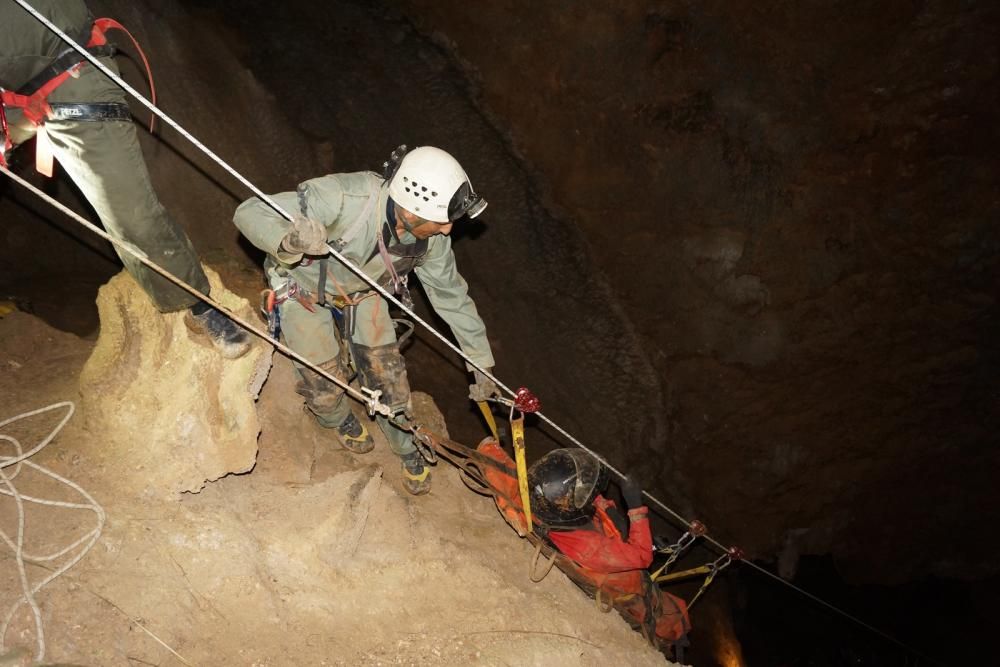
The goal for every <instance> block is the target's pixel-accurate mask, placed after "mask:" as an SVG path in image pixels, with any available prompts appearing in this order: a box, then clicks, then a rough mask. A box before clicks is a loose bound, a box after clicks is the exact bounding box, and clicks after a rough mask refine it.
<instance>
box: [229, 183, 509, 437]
mask: <svg viewBox="0 0 1000 667" xmlns="http://www.w3.org/2000/svg"><path fill="white" fill-rule="evenodd" d="M274 200H275V202H276V203H277V204H278V205H279V206H281V207H282V208H283V209H284V210H285V211H288V212H301V211H302V205H303V203H304V205H305V214H306V215H307V216H308V217H309V218H311V219H313V220H315V221H317V222H319V223H321V224H322V225H324V226H325V227H326V230H327V241H328V242H329V243H331V244H333V245H334V247H337V246H338V245H339V243H338V241H340V242H342V243H344V246H343V249H342V250H340V252H341V254H343V255H344V256H345V257H346V258H347V259H349V260H350V261H351V262H352V263H353V264H354V265H355V266H358V267H360V268H361V269H362V270H363V271H364V273H365V274H366V275H368V276H369V277H371V278H372V279H373V280H375V281H377V282H378V283H379V284H380V285H382V286H388V285H390V283H391V274H390V272H389V270H388V269H387V267H386V263H385V261H384V260H383V258H382V256H381V255H380V253H379V251H378V234H380V233H381V234H383V239H384V240H385V244H386V246H387V250H388V252H389V254H390V255H391V256H392V265H393V267H394V268H395V271H396V273H397V274H398V275H399V276H404V275H406V274H407V273H409V272H410V270H412V271H413V272H414V273H415V274H416V275H417V277H418V278H419V279H420V283H421V284H422V285H423V287H424V291H425V292H426V293H427V297H428V298H429V299H430V302H431V305H432V306H433V307H434V310H435V311H436V312H437V314H438V315H440V316H441V318H442V319H443V320H444V321H445V322H447V323H448V325H449V326H450V327H451V330H452V333H454V335H455V338H456V339H457V341H458V343H459V346H460V347H461V349H462V351H463V352H465V353H466V354H467V355H468V356H469V358H470V359H472V361H474V362H475V363H477V364H478V365H480V366H481V367H483V368H490V367H492V366H493V354H492V352H491V351H490V344H489V341H488V340H487V338H486V326H485V325H484V324H483V320H482V318H481V317H480V316H479V313H478V312H477V311H476V305H475V303H473V301H472V299H471V298H470V297H469V293H468V292H469V286H468V285H467V284H466V282H465V280H464V279H463V278H462V276H461V275H459V273H458V270H457V268H456V267H455V255H454V253H453V252H452V250H451V238H450V237H448V236H445V235H440V234H438V235H435V236H432V237H430V238H429V239H427V240H425V241H420V242H418V241H417V240H416V239H415V238H414V237H413V236H412V235H410V234H409V233H404V234H403V235H402V237H401V238H398V239H397V238H396V236H395V220H393V219H392V218H391V217H390V215H389V213H388V211H389V210H390V207H391V204H390V201H389V195H388V191H387V186H386V184H385V182H384V181H383V179H382V178H381V177H380V176H378V175H377V174H375V173H373V172H356V173H349V174H331V175H328V176H323V177H320V178H316V179H312V180H310V181H306V182H305V183H303V184H302V185H301V186H299V190H298V192H286V193H282V194H279V195H275V196H274ZM234 222H235V223H236V226H237V227H238V228H239V229H240V231H241V232H243V235H244V236H246V237H247V239H249V240H250V242H251V243H253V244H254V245H255V246H257V247H258V248H260V249H261V250H263V251H264V252H266V253H267V255H268V256H267V259H266V261H265V262H264V269H265V272H266V274H267V279H268V282H269V283H270V285H271V287H272V289H274V290H276V291H278V292H279V293H280V292H283V291H284V290H285V289H286V286H287V284H288V281H294V282H295V283H296V284H297V285H298V286H299V287H300V288H302V289H304V290H307V291H308V292H309V293H311V294H312V295H313V296H314V297H315V293H316V291H317V286H318V285H319V277H320V274H319V267H320V262H319V261H318V258H309V257H306V258H303V256H302V255H292V254H289V253H286V252H284V251H283V250H281V249H280V245H281V241H282V239H283V238H284V237H285V235H286V234H287V233H288V231H289V229H290V228H291V224H290V223H289V222H287V221H286V220H285V219H284V218H282V217H281V216H280V215H278V214H277V213H276V212H275V211H274V210H272V209H271V208H270V207H269V206H268V205H267V204H265V203H264V202H262V201H260V200H259V199H257V198H252V199H249V200H247V201H246V202H244V203H243V204H241V205H240V207H239V208H238V209H237V211H236V215H235V217H234ZM327 268H328V274H327V279H326V281H325V290H324V291H325V293H326V299H327V300H328V301H333V300H334V299H336V298H337V297H341V298H343V296H348V297H349V298H350V300H351V301H353V302H354V303H355V304H356V305H355V306H353V309H354V313H353V314H352V316H351V317H350V318H349V320H351V321H353V326H351V330H350V331H349V332H348V334H349V337H350V343H351V345H352V350H353V352H354V358H355V361H356V364H357V366H358V367H359V368H358V371H359V372H360V373H361V375H362V379H363V381H364V383H365V386H367V387H369V388H373V389H381V390H382V391H383V402H385V403H386V404H388V405H391V406H393V407H402V406H405V405H406V404H407V403H408V401H409V384H408V382H407V378H406V369H405V366H404V364H403V358H402V356H401V355H400V353H399V346H398V344H397V342H396V332H395V330H394V329H393V324H392V319H391V318H390V316H389V309H388V306H387V302H386V300H385V299H384V298H383V297H382V296H381V295H380V294H379V293H378V292H376V291H375V290H374V289H373V288H371V286H370V285H368V284H367V283H365V282H364V281H363V280H362V279H361V278H360V277H358V276H357V275H355V274H354V273H353V272H352V271H351V270H350V269H348V268H347V267H346V266H344V265H343V264H341V262H339V261H338V260H336V259H334V258H330V259H329V260H328V262H327ZM388 289H389V292H390V293H391V292H392V288H391V287H389V288H388ZM313 300H315V298H314V299H313ZM310 305H311V304H310ZM278 308H279V312H280V319H281V330H282V334H283V336H284V338H285V342H286V344H287V345H288V346H289V347H290V348H291V349H293V350H295V351H296V352H298V353H299V354H301V355H302V356H303V357H305V358H306V359H308V360H309V361H310V362H312V363H315V364H317V365H318V366H320V367H321V368H323V369H324V370H326V371H327V372H329V373H331V374H332V375H334V376H336V377H340V378H345V379H346V378H348V377H349V372H348V369H347V363H346V360H345V359H343V355H342V354H341V348H340V342H339V341H340V332H339V330H338V327H337V323H336V321H335V320H334V318H333V317H332V315H331V312H330V311H329V310H328V309H326V308H323V307H320V306H314V309H315V312H310V310H309V309H308V308H306V307H305V306H304V305H303V304H302V303H301V302H300V301H298V300H296V299H288V300H285V301H283V302H281V303H280V305H279V306H278ZM295 367H296V370H297V371H298V374H299V386H298V391H299V393H300V394H302V395H303V396H305V398H306V404H307V405H308V407H309V409H310V410H311V411H312V412H313V413H314V414H315V415H316V417H317V418H318V419H319V421H320V423H322V424H323V425H324V426H328V427H334V426H339V425H340V424H342V423H343V422H344V420H345V419H346V418H347V417H348V415H349V411H350V405H349V404H348V403H347V401H345V400H344V391H343V389H341V388H340V387H339V386H337V385H336V384H334V383H332V382H330V381H329V380H326V379H324V378H322V377H321V376H319V375H317V374H316V373H314V372H312V371H309V370H308V369H305V368H303V367H302V366H301V365H300V364H295ZM377 421H378V424H379V427H380V428H381V429H382V432H383V433H385V435H386V438H387V439H388V440H389V445H390V447H391V448H392V451H393V452H394V453H396V454H397V455H398V456H400V457H402V456H405V455H407V454H409V453H411V452H413V451H414V449H415V447H414V444H413V440H412V438H411V436H410V434H409V433H408V432H405V431H402V430H400V429H398V428H394V427H392V426H391V425H390V423H389V420H387V419H386V418H384V417H381V416H380V417H378V418H377Z"/></svg>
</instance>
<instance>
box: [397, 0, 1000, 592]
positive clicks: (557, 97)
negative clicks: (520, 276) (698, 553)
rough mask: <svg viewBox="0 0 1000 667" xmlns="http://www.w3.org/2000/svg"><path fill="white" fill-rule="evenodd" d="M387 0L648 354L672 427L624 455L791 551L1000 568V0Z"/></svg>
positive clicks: (683, 502)
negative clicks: (451, 77) (491, 132)
mask: <svg viewBox="0 0 1000 667" xmlns="http://www.w3.org/2000/svg"><path fill="white" fill-rule="evenodd" d="M395 5H396V6H398V7H399V8H400V10H401V11H402V12H403V13H405V14H406V15H407V16H408V17H410V18H412V19H413V20H414V21H415V22H416V24H417V25H418V26H419V27H420V29H421V30H422V31H424V32H425V33H426V34H428V35H431V36H433V37H434V38H435V39H436V40H437V41H438V43H440V44H442V45H443V46H444V47H445V48H447V49H449V50H450V51H451V52H453V53H454V54H455V56H456V57H457V59H459V61H461V62H462V63H464V66H465V67H466V69H467V70H468V71H469V72H470V74H471V75H472V77H473V79H474V81H475V82H476V93H477V96H478V100H479V101H480V103H481V105H482V106H483V108H484V109H485V110H486V111H487V113H489V114H492V115H493V116H494V117H495V118H496V119H498V123H500V124H502V125H503V126H504V127H506V128H508V129H509V139H510V141H511V143H512V145H513V146H514V147H515V148H516V150H517V152H518V153H519V154H520V155H521V156H523V158H524V159H525V161H526V163H527V164H529V165H531V166H532V167H533V168H534V169H535V170H536V172H537V175H538V177H539V180H540V182H542V183H544V184H545V187H546V191H547V194H548V197H549V203H550V205H551V206H552V208H553V210H556V211H560V212H561V216H562V217H563V218H564V219H567V220H571V221H572V223H573V224H574V225H576V226H577V227H578V228H579V229H581V230H582V231H583V233H584V235H585V237H586V238H587V240H588V243H589V247H590V257H591V258H592V259H593V261H594V263H595V264H596V266H597V267H598V268H599V269H600V270H601V271H602V272H603V273H604V275H606V276H607V277H608V280H609V281H610V283H611V284H612V286H613V288H614V290H615V298H616V301H617V303H619V304H620V305H621V307H622V308H623V309H624V311H625V314H626V315H627V317H628V318H629V319H630V321H631V322H632V323H634V325H635V327H636V329H637V331H638V333H639V335H640V337H641V340H642V344H643V346H644V349H645V352H646V353H647V354H648V359H650V360H651V361H652V363H653V364H654V367H655V371H656V374H657V377H658V378H659V382H660V383H661V387H662V391H661V392H660V393H661V396H662V400H660V402H659V403H656V404H650V402H649V401H647V402H646V406H647V407H649V408H650V409H653V410H659V411H661V412H662V414H664V415H666V417H667V419H668V422H669V432H668V434H667V435H666V437H664V438H662V439H659V440H656V441H655V442H650V441H649V438H648V437H647V438H646V439H644V440H643V441H642V442H635V441H634V440H632V439H630V440H629V441H628V442H626V443H624V444H623V448H622V450H621V451H617V452H615V453H614V454H613V455H612V456H614V457H617V458H618V459H619V460H621V461H623V463H624V464H625V465H626V466H627V467H629V468H632V469H638V470H644V471H645V477H644V479H645V481H646V482H647V483H650V484H653V485H654V487H658V490H659V491H661V492H662V493H664V494H665V495H666V496H667V497H668V498H669V499H670V500H671V501H673V502H675V503H677V504H678V507H679V508H680V509H683V510H685V511H687V512H690V513H691V514H693V515H696V516H699V517H701V518H703V519H704V520H705V521H706V522H708V523H709V525H710V526H711V527H712V528H713V529H714V531H715V532H716V533H717V534H718V535H719V536H720V537H723V538H724V539H729V540H732V541H734V542H738V543H740V544H742V545H744V546H745V547H746V548H747V549H748V550H749V552H750V553H755V554H757V555H758V556H765V557H767V556H774V555H778V554H783V556H784V558H783V559H782V560H783V563H784V564H785V568H786V570H787V572H788V573H790V572H791V571H793V570H794V562H795V557H796V555H797V554H799V553H810V552H812V553H833V554H835V555H836V556H837V559H838V564H839V566H840V567H841V568H842V569H843V570H844V571H845V572H847V573H848V574H852V575H853V576H854V577H855V578H858V579H872V578H873V579H880V580H883V581H892V580H898V579H902V578H906V577H909V576H914V575H916V574H921V573H928V572H934V573H937V574H944V575H953V576H963V577H969V576H978V574H980V573H982V572H984V571H989V570H992V569H993V568H995V566H996V562H995V559H994V558H993V557H992V555H991V548H990V547H992V546H996V544H997V541H998V536H997V535H996V534H995V533H993V532H992V531H987V534H986V535H983V534H982V531H980V530H979V528H981V527H982V526H985V525H990V524H996V522H997V519H998V518H1000V507H998V501H997V500H996V497H995V493H994V490H993V481H992V480H993V479H994V478H995V476H996V473H997V471H998V469H1000V459H998V454H997V449H996V447H995V445H996V441H997V438H996V435H995V431H996V428H997V426H998V423H1000V410H998V396H1000V390H998V381H997V379H996V377H997V370H998V367H1000V345H998V342H997V340H998V337H997V334H998V333H1000V317H998V313H997V301H996V298H997V294H996V286H997V285H998V284H1000V282H998V278H1000V270H998V265H1000V264H998V259H1000V234H998V225H997V223H998V213H1000V201H998V198H997V191H998V190H997V158H996V155H997V149H998V147H1000V146H998V144H1000V142H998V136H997V123H996V120H997V118H996V111H995V110H996V108H997V104H998V102H1000V99H998V98H1000V95H998V91H1000V87H998V83H997V81H998V78H997V74H998V52H997V47H996V44H997V43H998V36H1000V31H998V23H1000V21H998V8H997V6H996V5H995V4H988V3H963V2H902V1H894V2H887V3H876V4H875V5H872V4H871V3H861V2H834V3H792V2H783V1H778V2H765V3H760V2H754V3H739V2H738V3H719V2H708V3H704V2H700V3H670V2H652V3H651V2H639V1H627V0H626V1H621V2H615V3H605V4H602V5H595V4H593V3H573V2H552V3H531V2H526V1H522V0H505V1H503V2H496V3H489V4H488V5H477V6H476V7H475V8H470V7H469V6H468V5H466V4H463V3H459V2H442V1H440V0H435V1H434V2H429V1H427V0H398V2H396V3H395ZM654 453H658V454H659V455H658V456H654V455H653V454H654ZM928 543H931V544H934V545H936V546H935V548H934V549H927V548H926V546H927V544H928ZM901 554H902V555H901Z"/></svg>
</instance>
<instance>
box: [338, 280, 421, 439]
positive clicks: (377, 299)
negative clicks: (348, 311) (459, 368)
mask: <svg viewBox="0 0 1000 667" xmlns="http://www.w3.org/2000/svg"><path fill="white" fill-rule="evenodd" d="M351 341H352V342H353V343H354V345H355V346H364V347H367V348H379V347H382V346H385V345H390V344H394V343H395V342H396V330H395V329H394V328H393V325H392V318H391V317H390V316H389V308H388V306H387V305H386V302H385V300H384V299H383V298H382V297H381V296H378V295H375V296H371V297H368V298H367V299H364V300H363V301H361V303H359V304H358V305H357V306H356V307H355V313H354V331H353V332H352V335H351ZM373 380H375V381H376V383H379V384H381V383H380V382H378V381H379V380H380V378H373ZM388 382H389V383H390V384H391V381H388ZM404 383H405V381H404ZM405 391H406V393H407V394H408V393H409V387H408V385H407V387H406V390H405ZM407 398H408V396H407ZM404 402H405V401H404ZM375 423H377V424H378V426H379V428H380V429H381V430H382V433H383V434H384V435H385V438H386V440H388V441H389V449H391V450H392V452H393V453H394V454H395V455H396V456H399V457H403V456H406V455H407V454H411V453H413V452H414V451H416V449H417V447H416V445H414V444H413V435H412V434H411V433H410V432H409V431H404V430H403V429H400V428H397V427H396V426H393V424H392V420H390V419H388V418H386V417H383V416H381V415H379V416H377V417H376V418H375Z"/></svg>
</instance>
